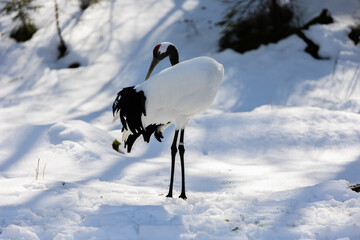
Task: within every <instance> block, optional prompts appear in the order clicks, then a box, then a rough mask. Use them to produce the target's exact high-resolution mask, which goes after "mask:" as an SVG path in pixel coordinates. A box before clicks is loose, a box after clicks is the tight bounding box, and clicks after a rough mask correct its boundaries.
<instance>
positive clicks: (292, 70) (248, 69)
mask: <svg viewBox="0 0 360 240" xmlns="http://www.w3.org/2000/svg"><path fill="white" fill-rule="evenodd" d="M38 2H40V3H41V4H42V5H43V8H41V9H39V12H38V13H37V14H35V15H34V18H35V19H34V20H35V23H36V24H37V25H38V26H41V28H40V30H39V31H38V32H37V33H36V34H35V35H34V37H33V38H32V39H31V40H30V41H28V42H25V43H21V44H19V43H15V42H14V41H13V40H12V39H10V38H9V37H8V34H9V32H10V30H11V28H12V27H13V24H12V23H11V17H10V16H1V17H0V31H1V36H0V38H1V41H0V106H1V107H0V131H1V135H0V185H1V188H0V239H16V240H18V239H30V240H31V239H56V240H60V239H360V223H359V222H360V195H359V194H358V193H355V192H353V191H351V190H350V189H349V188H348V186H349V184H352V183H360V174H359V169H360V150H359V149H360V116H359V112H360V98H359V96H360V87H359V85H358V84H357V83H358V80H359V76H360V70H359V62H360V54H359V53H360V49H359V47H358V46H354V44H353V43H352V42H351V41H350V40H349V39H348V38H347V34H348V33H349V31H350V25H351V24H354V23H355V22H356V21H358V20H359V19H358V18H359V17H360V14H359V13H360V3H359V1H356V0H344V1H338V0H331V1H328V0H317V1H310V0H304V1H298V3H297V5H298V7H299V9H301V11H302V14H303V15H302V16H303V17H302V21H304V22H306V21H307V19H310V18H311V17H313V16H315V15H316V14H318V13H319V12H320V11H321V9H322V8H324V7H327V8H328V9H329V11H330V12H331V13H332V15H333V17H334V18H335V23H334V24H331V25H323V26H322V25H315V26H312V27H311V28H310V29H309V30H307V31H306V34H307V35H308V36H309V37H311V38H312V39H313V40H314V41H315V42H317V43H319V44H320V45H321V49H320V54H322V55H324V56H328V57H329V60H323V61H318V60H314V59H313V58H312V57H311V56H309V55H308V54H306V53H304V51H303V49H304V47H305V44H304V42H303V41H302V40H301V39H299V38H298V37H296V36H292V37H289V38H287V39H285V40H283V41H281V42H279V43H277V44H270V45H268V46H262V47H260V48H259V49H257V50H254V51H251V52H248V53H246V54H242V55H240V54H237V53H235V52H233V51H231V50H226V51H224V52H218V51H217V49H218V46H217V40H218V39H219V33H220V31H221V29H219V28H218V27H217V26H215V25H214V23H216V22H217V21H219V20H220V19H221V16H222V14H223V12H224V9H225V8H226V6H225V5H224V4H223V2H222V1H217V0H211V1H198V0H186V1H180V0H174V1H171V0H141V1H140V0H139V1H133V0H122V1H110V0H103V1H101V2H100V3H99V4H97V5H94V6H91V7H90V8H88V9H87V10H86V11H85V12H83V13H81V12H80V11H79V6H78V1H75V0H69V1H58V2H59V5H60V6H59V9H60V24H61V27H62V30H63V35H64V36H63V37H64V39H65V41H66V43H67V44H68V46H69V49H70V53H69V54H68V55H67V56H66V57H64V58H62V59H60V60H57V49H56V47H57V43H58V39H57V35H56V28H55V23H54V21H53V11H54V10H53V5H52V1H40V0H39V1H38ZM163 41H170V42H173V43H174V44H175V45H176V46H177V48H178V50H179V52H180V59H181V61H183V60H186V59H190V58H194V57H197V56H211V57H212V58H214V59H216V60H217V61H218V62H220V63H222V64H223V65H224V68H225V78H224V82H223V83H222V85H221V87H220V90H219V92H218V95H217V98H216V99H215V103H214V104H213V105H212V107H211V108H210V109H209V110H208V111H207V112H206V113H205V114H203V115H200V116H197V117H195V118H193V119H191V120H190V121H189V124H188V127H187V129H186V131H185V145H186V146H185V147H186V153H185V165H186V184H187V197H188V200H187V201H184V200H182V199H177V198H173V199H168V198H166V197H165V194H166V193H167V190H168V189H167V188H168V184H169V180H170V179H169V178H170V144H171V140H172V135H173V130H174V128H173V127H170V128H168V129H167V130H166V131H165V132H164V135H165V139H164V141H163V143H158V142H157V141H154V140H152V141H151V142H150V144H145V143H143V142H141V141H139V142H136V143H135V145H134V147H133V153H131V154H129V155H126V154H124V153H118V152H115V151H114V150H113V149H112V147H111V144H112V141H113V139H114V138H117V139H121V133H120V128H121V125H120V124H119V123H116V124H113V123H112V112H111V105H112V102H113V100H114V99H115V96H116V93H117V92H118V91H119V90H120V89H122V88H123V87H126V86H129V85H136V84H139V83H141V82H142V81H143V80H144V77H145V75H146V71H147V69H148V66H149V64H150V61H151V58H152V49H153V47H154V46H155V45H156V44H158V43H160V42H163ZM75 61H76V62H79V63H81V67H80V68H77V69H68V68H66V67H67V66H68V65H70V64H71V63H73V62H75ZM169 65H170V63H169V62H168V61H163V62H162V63H160V64H159V65H158V66H157V67H156V69H155V72H154V73H156V72H159V71H161V70H162V69H164V68H166V67H168V66H169ZM120 147H121V149H123V148H122V146H120ZM38 159H40V161H39V174H38V180H35V175H36V173H35V170H34V169H36V168H38ZM179 169H180V166H179V161H177V166H176V171H175V172H176V174H175V182H174V191H175V194H176V193H177V194H179V191H180V185H181V180H180V179H181V178H180V171H179Z"/></svg>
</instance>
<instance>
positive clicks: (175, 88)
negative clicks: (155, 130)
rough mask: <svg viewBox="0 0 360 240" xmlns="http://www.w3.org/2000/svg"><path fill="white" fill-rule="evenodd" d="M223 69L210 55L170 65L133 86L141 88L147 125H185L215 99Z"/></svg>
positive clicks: (180, 126) (144, 117) (137, 88)
mask: <svg viewBox="0 0 360 240" xmlns="http://www.w3.org/2000/svg"><path fill="white" fill-rule="evenodd" d="M223 75H224V69H223V67H222V65H221V64H219V63H217V62H216V61H215V60H214V59H212V58H209V57H198V58H193V59H191V60H187V61H184V62H181V63H179V64H176V65H175V66H172V67H169V68H167V69H165V70H163V71H161V72H160V73H158V74H156V75H154V76H153V77H151V78H149V79H148V80H147V81H145V82H143V83H142V84H140V85H138V86H136V87H135V89H136V91H144V94H145V97H146V103H145V108H146V116H144V115H143V116H142V123H143V124H144V127H146V126H148V125H150V124H154V123H155V124H167V123H169V122H171V123H173V124H175V126H176V128H177V129H182V128H184V127H185V125H186V123H187V121H188V120H189V118H191V117H192V116H193V115H195V114H199V113H201V112H203V111H205V110H206V109H207V108H208V107H209V106H210V105H211V104H212V103H213V101H214V99H215V96H216V92H217V90H218V88H219V85H220V83H221V81H222V78H223Z"/></svg>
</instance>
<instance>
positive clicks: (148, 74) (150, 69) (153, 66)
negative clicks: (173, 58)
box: [145, 58, 160, 80]
mask: <svg viewBox="0 0 360 240" xmlns="http://www.w3.org/2000/svg"><path fill="white" fill-rule="evenodd" d="M159 62H160V61H159V60H157V59H156V58H153V60H152V61H151V64H150V67H149V71H148V73H147V74H146V78H145V80H148V78H149V77H150V75H151V73H152V71H153V70H154V68H155V66H156V65H157V64H158V63H159Z"/></svg>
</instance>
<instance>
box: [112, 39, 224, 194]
mask: <svg viewBox="0 0 360 240" xmlns="http://www.w3.org/2000/svg"><path fill="white" fill-rule="evenodd" d="M166 57H169V59H170V62H171V65H172V66H171V67H169V68H166V69H165V70H163V71H161V72H160V73H158V74H156V75H154V76H152V77H151V78H149V77H150V75H151V72H152V71H153V69H154V68H155V66H156V65H157V64H158V63H159V62H160V61H161V60H163V59H164V58H166ZM223 77H224V68H223V66H222V65H221V64H219V63H218V62H217V61H215V60H214V59H212V58H210V57H197V58H193V59H190V60H187V61H183V62H181V63H179V54H178V51H177V49H176V47H175V46H174V45H173V44H172V43H169V42H163V43H161V44H158V45H156V46H155V48H154V50H153V60H152V62H151V65H150V68H149V71H148V73H147V75H146V78H145V80H147V81H144V82H143V83H141V84H139V85H137V86H131V87H127V88H124V89H122V90H121V91H120V92H119V93H118V95H117V97H116V99H115V101H114V103H113V115H114V120H115V119H116V118H118V117H120V120H121V123H122V125H123V128H122V132H123V141H124V142H125V148H126V147H127V151H128V152H130V151H131V147H132V145H133V144H134V142H135V140H136V139H137V138H138V137H139V136H140V135H142V136H143V138H144V141H146V142H149V140H150V137H151V135H152V134H154V136H155V138H156V139H157V140H158V141H159V142H161V138H163V134H162V132H163V130H164V129H165V128H166V127H168V126H169V125H170V124H175V135H174V139H173V142H172V145H171V178H170V186H169V193H168V194H167V197H172V191H173V182H174V169H175V156H176V153H177V151H178V150H179V155H180V161H181V176H182V187H181V194H180V196H179V197H180V198H183V199H186V194H185V169H184V168H185V167H184V152H185V147H184V129H185V126H186V124H187V123H188V121H189V119H190V118H191V117H192V116H194V115H196V114H199V113H202V112H203V111H205V110H206V109H207V108H208V107H209V106H210V105H211V104H212V103H213V101H214V99H215V96H216V93H217V91H218V88H219V86H220V84H221V82H222V79H223ZM179 131H180V141H179V144H178V146H177V139H178V135H179Z"/></svg>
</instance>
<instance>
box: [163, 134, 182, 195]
mask: <svg viewBox="0 0 360 240" xmlns="http://www.w3.org/2000/svg"><path fill="white" fill-rule="evenodd" d="M178 135H179V130H178V129H176V130H175V135H174V140H173V143H172V145H171V177H170V186H169V193H168V195H166V197H172V190H173V183H174V171H175V156H176V153H177V147H176V142H177V138H178Z"/></svg>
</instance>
